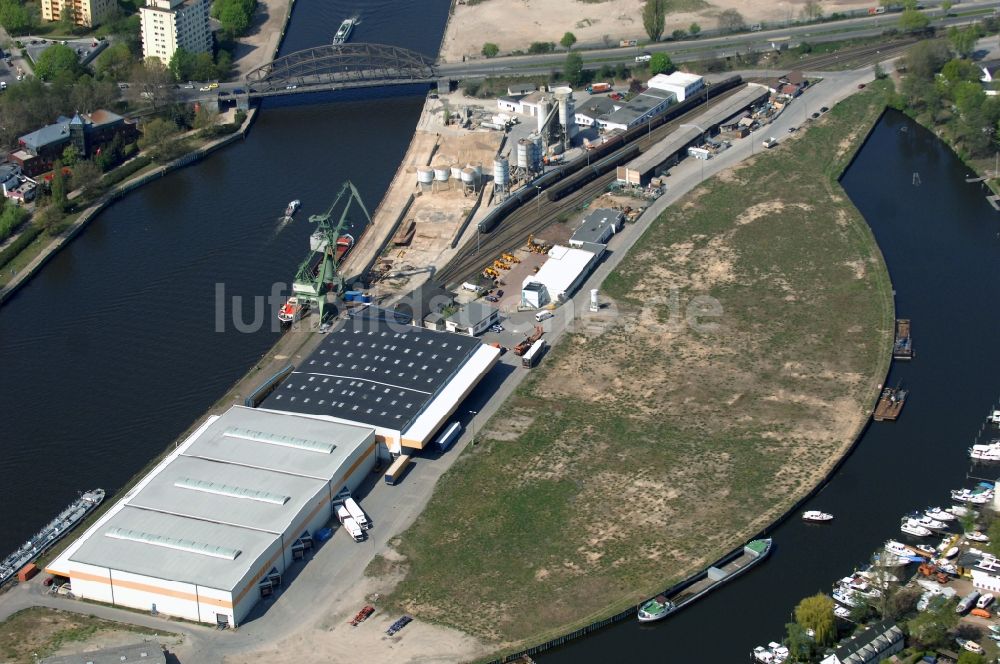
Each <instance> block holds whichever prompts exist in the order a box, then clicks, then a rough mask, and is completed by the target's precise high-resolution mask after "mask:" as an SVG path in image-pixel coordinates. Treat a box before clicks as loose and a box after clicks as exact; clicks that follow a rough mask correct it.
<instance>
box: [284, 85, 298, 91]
mask: <svg viewBox="0 0 1000 664" xmlns="http://www.w3.org/2000/svg"><path fill="white" fill-rule="evenodd" d="M297 87H299V86H297V85H286V86H285V89H286V90H294V89H295V88H297Z"/></svg>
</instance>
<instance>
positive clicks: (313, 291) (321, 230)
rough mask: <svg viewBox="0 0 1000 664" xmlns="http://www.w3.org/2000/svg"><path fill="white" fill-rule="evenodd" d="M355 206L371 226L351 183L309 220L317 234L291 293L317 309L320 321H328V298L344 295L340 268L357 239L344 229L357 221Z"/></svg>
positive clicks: (366, 211)
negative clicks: (356, 205) (322, 212)
mask: <svg viewBox="0 0 1000 664" xmlns="http://www.w3.org/2000/svg"><path fill="white" fill-rule="evenodd" d="M348 194H349V195H348ZM345 195H348V196H347V200H346V201H345V202H344V203H343V208H344V209H343V211H342V212H341V213H340V217H339V218H338V219H337V222H336V224H334V223H333V222H332V221H331V220H332V219H333V217H334V211H335V210H336V209H337V208H338V207H339V206H340V205H341V201H342V200H343V199H344V196H345ZM355 202H356V203H357V204H358V207H360V208H361V211H362V212H363V213H364V219H365V221H366V223H367V224H371V221H372V218H371V215H370V214H368V209H367V208H366V207H365V203H364V201H363V200H361V194H360V193H358V189H357V187H355V186H354V184H353V183H352V182H351V181H350V180H347V181H346V182H344V184H343V185H342V186H341V188H340V193H338V194H337V198H336V199H335V200H334V201H333V203H332V204H331V205H330V208H329V209H328V210H327V211H326V212H325V213H324V214H314V215H311V216H310V217H309V223H311V224H316V230H315V231H313V234H312V235H311V236H310V237H309V249H310V251H309V255H308V256H306V259H305V260H304V261H302V264H301V265H299V269H298V271H297V272H296V273H295V281H294V282H293V283H292V293H293V294H294V295H295V297H297V298H298V299H299V302H300V303H303V304H308V305H309V306H315V307H316V308H317V310H318V312H319V317H320V321H323V320H325V314H326V311H325V309H326V299H327V294H328V293H331V292H332V293H333V294H334V295H339V294H340V293H342V292H343V291H344V277H343V275H342V274H340V264H341V261H342V259H343V256H344V254H346V253H347V250H349V249H350V248H351V246H352V245H353V243H354V238H353V237H352V236H351V235H350V234H348V233H346V232H345V229H347V228H348V227H350V226H351V225H353V223H354V221H356V220H354V219H352V218H351V217H350V216H349V213H350V211H351V205H352V204H353V203H355Z"/></svg>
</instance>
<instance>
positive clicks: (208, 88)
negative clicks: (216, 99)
mask: <svg viewBox="0 0 1000 664" xmlns="http://www.w3.org/2000/svg"><path fill="white" fill-rule="evenodd" d="M198 91H199V92H211V91H212V88H210V87H209V86H207V85H203V86H201V87H200V88H198Z"/></svg>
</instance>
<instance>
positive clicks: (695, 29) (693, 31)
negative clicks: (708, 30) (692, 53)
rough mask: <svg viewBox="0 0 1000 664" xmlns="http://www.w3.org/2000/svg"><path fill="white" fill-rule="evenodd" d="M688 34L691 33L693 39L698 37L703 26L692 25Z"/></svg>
mask: <svg viewBox="0 0 1000 664" xmlns="http://www.w3.org/2000/svg"><path fill="white" fill-rule="evenodd" d="M688 32H690V33H691V36H692V37H697V36H698V34H699V33H701V26H700V25H698V24H697V23H692V24H691V25H690V26H688Z"/></svg>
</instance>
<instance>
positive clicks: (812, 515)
mask: <svg viewBox="0 0 1000 664" xmlns="http://www.w3.org/2000/svg"><path fill="white" fill-rule="evenodd" d="M802 520H803V521H810V522H812V523H826V522H827V521H832V520H833V515H832V514H827V513H826V512H820V511H818V510H809V511H808V512H803V513H802Z"/></svg>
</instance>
